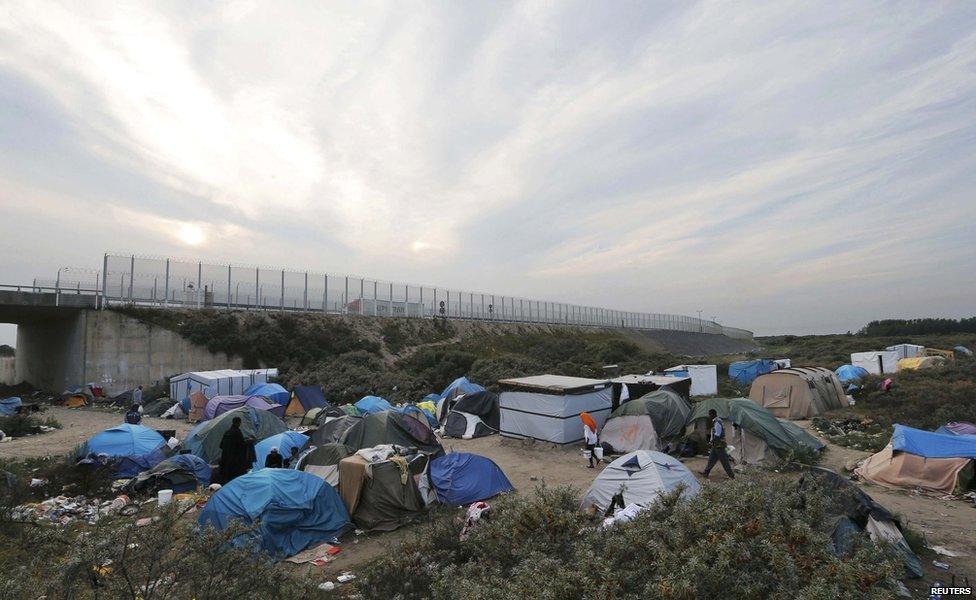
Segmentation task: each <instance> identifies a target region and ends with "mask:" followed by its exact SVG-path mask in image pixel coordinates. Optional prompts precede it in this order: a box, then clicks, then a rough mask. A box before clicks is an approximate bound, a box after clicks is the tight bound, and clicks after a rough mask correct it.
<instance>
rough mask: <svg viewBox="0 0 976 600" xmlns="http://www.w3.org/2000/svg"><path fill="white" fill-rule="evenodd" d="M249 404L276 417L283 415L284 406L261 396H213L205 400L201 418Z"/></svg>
mask: <svg viewBox="0 0 976 600" xmlns="http://www.w3.org/2000/svg"><path fill="white" fill-rule="evenodd" d="M243 406H250V407H252V408H256V409H258V410H266V411H268V412H271V413H274V415H275V416H276V417H278V418H283V417H284V416H285V407H284V406H283V405H281V404H274V403H273V402H271V401H269V400H268V399H267V398H265V397H263V396H214V397H213V398H211V399H210V400H208V401H207V405H206V406H205V407H204V409H203V418H204V420H206V419H212V418H214V417H216V416H219V415H222V414H224V413H225V412H227V411H229V410H234V409H235V408H241V407H243Z"/></svg>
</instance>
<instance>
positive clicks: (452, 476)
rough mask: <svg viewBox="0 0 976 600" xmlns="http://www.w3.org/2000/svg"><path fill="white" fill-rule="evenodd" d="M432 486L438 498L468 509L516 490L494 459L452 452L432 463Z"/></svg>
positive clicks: (448, 503) (451, 504)
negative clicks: (482, 501)
mask: <svg viewBox="0 0 976 600" xmlns="http://www.w3.org/2000/svg"><path fill="white" fill-rule="evenodd" d="M430 483H431V485H432V486H433V488H434V490H435V491H436V492H437V499H438V500H440V501H441V502H442V503H443V504H447V505H448V506H467V505H468V504H471V503H472V502H478V501H479V500H487V499H489V498H493V497H495V496H497V495H498V494H501V493H504V492H510V491H512V490H513V489H514V488H513V487H512V484H511V482H510V481H509V480H508V477H506V476H505V473H504V472H503V471H502V470H501V469H500V468H499V467H498V465H496V464H495V463H494V461H492V460H491V459H490V458H485V457H484V456H479V455H477V454H468V453H467V452H452V453H450V454H447V455H445V456H441V457H439V458H435V459H434V460H433V461H431V463H430Z"/></svg>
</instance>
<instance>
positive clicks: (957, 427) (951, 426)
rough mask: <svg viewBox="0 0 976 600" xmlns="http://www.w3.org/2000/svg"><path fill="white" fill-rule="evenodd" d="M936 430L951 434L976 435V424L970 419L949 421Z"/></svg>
mask: <svg viewBox="0 0 976 600" xmlns="http://www.w3.org/2000/svg"><path fill="white" fill-rule="evenodd" d="M935 432H936V433H944V434H949V435H976V424H974V423H970V422H968V421H949V422H948V423H946V424H945V425H943V426H942V427H939V428H938V429H936V430H935Z"/></svg>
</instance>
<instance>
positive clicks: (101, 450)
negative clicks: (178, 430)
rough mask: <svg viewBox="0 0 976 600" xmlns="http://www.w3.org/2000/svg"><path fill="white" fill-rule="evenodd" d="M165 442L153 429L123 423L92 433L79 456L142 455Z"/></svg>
mask: <svg viewBox="0 0 976 600" xmlns="http://www.w3.org/2000/svg"><path fill="white" fill-rule="evenodd" d="M165 443H166V440H164V439H163V436H161V435H160V434H159V432H157V431H156V430H155V429H150V428H148V427H145V426H143V425H129V424H128V423H123V424H121V425H116V426H115V427H111V428H109V429H106V430H105V431H103V432H101V433H97V434H95V435H93V436H92V437H91V438H89V440H88V441H87V442H85V443H84V444H83V445H82V446H81V449H80V451H79V456H87V455H89V454H92V453H94V454H106V455H108V456H112V457H116V456H118V457H122V456H144V455H146V454H149V453H150V452H152V451H153V450H156V449H157V448H159V447H160V446H162V445H163V444H165Z"/></svg>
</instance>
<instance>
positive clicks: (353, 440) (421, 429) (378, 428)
mask: <svg viewBox="0 0 976 600" xmlns="http://www.w3.org/2000/svg"><path fill="white" fill-rule="evenodd" d="M340 441H341V442H342V443H343V444H345V445H347V446H349V447H350V448H352V449H354V450H362V449H363V448H373V447H375V446H379V445H381V444H394V445H397V446H404V447H407V448H417V449H418V450H420V451H421V452H424V453H427V454H435V455H437V456H440V455H442V454H444V448H443V447H442V446H441V444H440V442H438V441H437V436H435V435H434V432H433V430H432V429H431V428H430V427H429V426H428V425H427V424H426V423H422V422H421V421H420V420H419V419H415V418H414V417H411V416H409V415H405V414H403V413H399V412H396V411H392V410H387V411H384V412H379V413H374V414H371V415H367V416H365V417H363V418H362V419H360V420H359V421H358V422H357V423H355V424H354V425H353V426H352V427H350V428H349V429H348V430H347V431H346V433H345V434H344V435H343V436H342V439H341V440H340Z"/></svg>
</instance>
